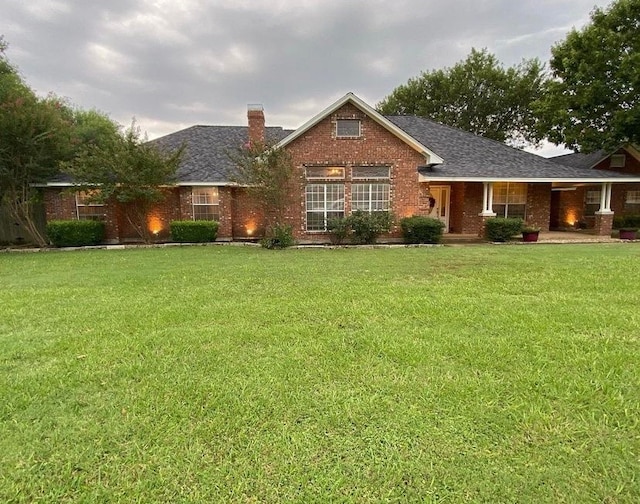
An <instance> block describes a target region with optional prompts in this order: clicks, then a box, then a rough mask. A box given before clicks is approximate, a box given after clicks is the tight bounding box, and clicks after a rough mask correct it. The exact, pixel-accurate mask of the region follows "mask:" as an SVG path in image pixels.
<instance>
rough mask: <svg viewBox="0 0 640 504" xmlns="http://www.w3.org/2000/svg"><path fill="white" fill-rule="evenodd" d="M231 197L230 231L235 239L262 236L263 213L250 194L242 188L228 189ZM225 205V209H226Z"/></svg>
mask: <svg viewBox="0 0 640 504" xmlns="http://www.w3.org/2000/svg"><path fill="white" fill-rule="evenodd" d="M229 192H230V193H231V195H232V199H231V205H230V206H231V216H232V218H231V232H232V236H233V238H235V239H253V238H260V237H262V236H264V226H265V224H264V215H263V213H262V211H261V209H260V207H259V205H258V204H257V203H256V202H255V200H254V199H253V198H252V197H251V194H250V193H249V192H248V191H247V190H246V189H242V188H235V189H233V190H232V191H229ZM226 208H227V207H226V206H225V211H226Z"/></svg>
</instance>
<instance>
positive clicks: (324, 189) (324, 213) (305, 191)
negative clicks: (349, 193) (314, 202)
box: [304, 183, 346, 233]
mask: <svg viewBox="0 0 640 504" xmlns="http://www.w3.org/2000/svg"><path fill="white" fill-rule="evenodd" d="M310 185H313V186H322V187H323V199H324V207H323V208H322V210H309V208H308V207H307V205H308V204H309V202H308V199H307V198H308V193H307V188H308V186H310ZM331 186H342V197H343V200H342V215H343V217H344V216H345V215H346V209H345V205H344V196H345V191H346V188H345V185H344V184H331V183H328V184H321V183H320V184H319V183H311V184H307V186H306V187H305V190H304V197H305V213H304V221H305V222H304V228H305V232H306V233H326V232H327V224H328V222H327V221H328V217H327V213H329V212H337V210H332V209H330V208H328V205H327V203H328V202H327V189H328V188H329V187H331ZM310 213H315V214H322V216H323V221H324V229H309V221H308V214H310Z"/></svg>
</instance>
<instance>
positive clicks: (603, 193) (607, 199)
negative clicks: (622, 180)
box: [596, 182, 613, 214]
mask: <svg viewBox="0 0 640 504" xmlns="http://www.w3.org/2000/svg"><path fill="white" fill-rule="evenodd" d="M596 213H598V214H610V213H613V212H612V211H611V182H608V183H607V182H603V183H602V189H601V190H600V210H598V211H597V212H596Z"/></svg>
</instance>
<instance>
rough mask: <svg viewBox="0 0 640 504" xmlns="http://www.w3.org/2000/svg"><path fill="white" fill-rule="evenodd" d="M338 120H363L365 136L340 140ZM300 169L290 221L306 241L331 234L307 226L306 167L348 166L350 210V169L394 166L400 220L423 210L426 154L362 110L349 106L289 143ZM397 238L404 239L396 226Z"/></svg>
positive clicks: (347, 209)
mask: <svg viewBox="0 0 640 504" xmlns="http://www.w3.org/2000/svg"><path fill="white" fill-rule="evenodd" d="M337 119H360V120H361V133H362V134H361V137H359V138H336V135H335V124H336V120H337ZM287 148H288V150H289V152H290V154H291V156H292V160H293V164H294V167H295V188H294V190H293V191H292V205H291V209H290V211H289V212H288V214H287V220H288V222H289V223H291V225H292V226H293V229H294V234H295V236H296V238H298V239H301V240H314V241H326V240H327V236H326V235H323V234H318V233H307V232H306V230H305V221H306V214H305V199H304V189H305V186H306V180H305V172H304V165H305V164H307V165H316V166H318V165H319V166H323V165H325V166H344V167H345V168H346V169H345V181H344V182H345V212H346V214H349V212H350V209H351V197H350V196H351V192H350V186H351V184H350V183H351V169H350V168H351V167H352V166H360V165H388V166H390V167H391V180H390V184H391V191H390V199H391V211H392V212H393V213H394V215H395V216H396V217H397V218H402V217H405V216H408V215H413V214H417V213H419V212H420V199H419V186H420V184H419V183H418V171H417V167H418V166H419V165H424V164H425V158H424V156H422V155H421V154H419V153H418V152H416V151H415V150H413V149H412V148H411V147H409V146H408V145H407V144H406V143H404V142H403V141H401V140H400V139H399V138H397V137H396V136H395V135H393V134H392V133H390V132H389V131H387V130H386V129H384V128H383V127H382V126H380V125H379V124H378V123H376V122H375V121H373V120H372V119H370V118H369V117H367V116H366V115H365V114H364V113H362V112H361V111H360V110H359V109H357V108H356V107H354V106H352V105H351V104H347V105H345V106H344V107H342V108H340V109H339V110H337V111H336V112H335V113H334V114H331V116H329V117H326V118H325V119H323V120H322V121H320V122H319V123H318V124H317V125H315V126H314V127H313V128H311V129H310V130H309V131H307V132H306V133H304V134H303V135H301V136H300V137H298V138H297V139H296V140H294V141H293V142H292V143H291V144H289V145H288V147H287ZM391 236H392V237H399V236H400V231H399V229H398V228H395V229H394V230H393V232H392V233H391Z"/></svg>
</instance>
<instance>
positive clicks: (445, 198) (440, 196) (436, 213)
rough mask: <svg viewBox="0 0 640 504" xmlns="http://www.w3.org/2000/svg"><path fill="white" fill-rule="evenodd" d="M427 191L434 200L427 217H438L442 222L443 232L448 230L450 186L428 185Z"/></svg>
mask: <svg viewBox="0 0 640 504" xmlns="http://www.w3.org/2000/svg"><path fill="white" fill-rule="evenodd" d="M429 191H430V192H431V195H432V196H433V198H434V199H435V200H436V201H435V203H434V205H433V208H432V209H431V213H430V214H429V217H434V218H436V219H440V220H441V221H442V222H443V223H444V232H445V233H448V232H449V198H450V195H451V186H430V187H429Z"/></svg>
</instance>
